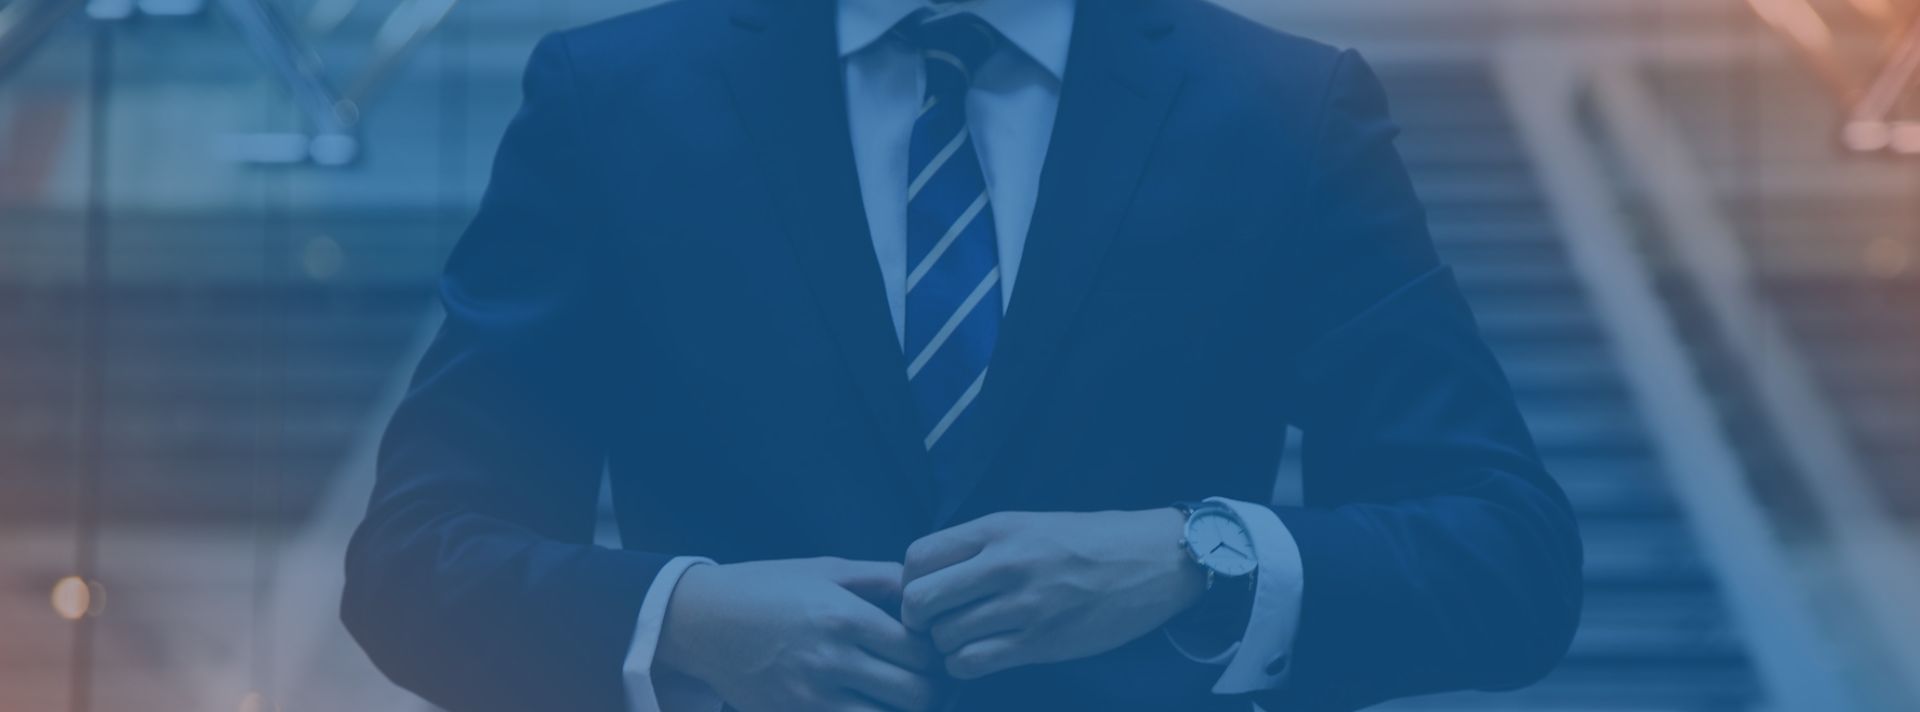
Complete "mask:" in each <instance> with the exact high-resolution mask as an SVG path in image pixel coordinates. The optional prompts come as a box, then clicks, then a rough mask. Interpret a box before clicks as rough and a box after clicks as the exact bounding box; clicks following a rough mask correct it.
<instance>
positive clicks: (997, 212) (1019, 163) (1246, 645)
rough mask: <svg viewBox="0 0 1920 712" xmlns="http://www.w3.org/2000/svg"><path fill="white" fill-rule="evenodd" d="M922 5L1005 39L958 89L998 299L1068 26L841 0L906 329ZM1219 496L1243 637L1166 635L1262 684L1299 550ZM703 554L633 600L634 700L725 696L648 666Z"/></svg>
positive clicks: (694, 705) (873, 195) (656, 708)
mask: <svg viewBox="0 0 1920 712" xmlns="http://www.w3.org/2000/svg"><path fill="white" fill-rule="evenodd" d="M929 7H932V8H936V9H937V11H940V12H971V13H974V14H976V15H978V16H980V18H981V19H984V20H986V21H987V23H988V24H991V25H992V26H993V27H994V29H996V30H998V31H999V32H1000V34H1001V35H1003V36H1005V37H1006V39H1007V40H1008V45H1006V46H1002V47H1001V48H1000V49H998V50H996V51H995V52H994V54H993V55H992V56H990V57H988V59H987V61H986V63H985V64H984V65H982V66H981V68H980V71H979V72H978V73H977V74H976V75H975V76H974V84H973V87H972V89H971V90H970V91H969V92H968V94H967V122H968V127H969V128H970V129H971V130H972V131H973V143H974V145H975V146H976V147H977V149H978V151H979V157H980V162H981V169H982V172H983V173H984V174H985V177H986V181H987V193H988V199H989V200H990V201H991V202H992V205H993V216H994V230H995V235H996V237H997V239H998V247H999V250H1000V255H999V257H1000V270H1001V275H1002V276H1001V279H1002V280H1003V284H1002V287H1001V291H1000V293H1001V296H1002V299H1003V302H1002V305H1001V306H1002V308H1003V309H1004V308H1005V306H1006V302H1005V300H1010V299H1012V297H1013V290H1014V287H1015V285H1016V280H1017V278H1018V275H1019V271H1020V256H1021V253H1022V252H1023V251H1024V249H1025V247H1026V242H1027V226H1028V223H1029V222H1030V221H1031V219H1032V217H1033V209H1034V203H1035V200H1036V199H1037V198H1038V197H1039V192H1040V171H1041V166H1042V164H1043V163H1044V162H1045V160H1046V156H1047V146H1048V143H1049V142H1050V140H1051V139H1052V134H1053V120H1054V115H1055V113H1056V111H1057V110H1058V108H1059V104H1060V86H1061V81H1062V80H1063V79H1064V78H1065V77H1066V68H1067V56H1068V47H1069V45H1070V43H1071V41H1072V37H1073V18H1074V0H958V1H956V2H943V3H938V4H937V5H936V4H934V3H931V2H929V1H928V0H839V9H838V21H837V25H838V32H839V48H840V57H841V59H842V61H843V63H844V64H845V71H846V88H847V96H846V101H847V116H848V124H849V130H850V131H851V132H852V138H853V157H854V166H855V169H856V170H857V172H858V173H859V179H860V194H861V198H862V200H863V202H864V204H865V207H866V213H867V223H868V225H869V228H870V229H871V231H872V233H873V234H872V238H873V251H874V254H875V255H876V256H877V257H878V258H879V260H880V275H881V277H882V280H883V281H884V283H885V284H886V291H887V303H888V306H889V308H890V309H891V310H892V313H893V327H894V333H895V336H896V337H902V335H903V334H904V333H905V326H906V276H907V152H908V144H909V143H910V142H911V140H912V136H913V125H914V121H915V120H916V119H917V118H918V115H919V108H920V104H921V101H922V97H923V95H924V93H925V86H926V70H925V67H924V65H923V64H922V62H923V60H922V59H921V56H920V53H919V52H918V51H916V50H915V49H913V48H912V47H910V46H908V45H907V44H905V43H904V42H903V41H902V40H901V39H900V38H899V37H898V36H896V35H892V34H889V32H888V30H891V29H892V28H893V27H894V26H895V25H897V24H899V22H900V21H901V20H904V19H906V17H907V16H908V15H910V14H912V13H913V12H915V11H916V10H919V9H921V8H929ZM1218 501H1221V502H1225V503H1227V504H1228V505H1230V506H1232V507H1234V509H1235V510H1236V511H1238V512H1239V513H1240V515H1241V518H1242V519H1243V520H1245V521H1246V522H1247V526H1248V527H1249V529H1251V533H1252V535H1253V541H1254V548H1255V550H1256V552H1255V553H1256V556H1257V557H1258V558H1259V560H1260V569H1259V571H1260V573H1259V579H1258V587H1257V589H1256V590H1255V593H1254V602H1253V608H1254V610H1253V616H1252V617H1251V619H1250V621H1249V623H1248V626H1247V630H1246V634H1245V635H1244V636H1243V637H1242V639H1241V642H1239V643H1235V644H1233V645H1231V646H1229V647H1227V648H1226V649H1225V650H1220V651H1190V650H1187V649H1186V648H1184V647H1181V646H1180V645H1179V643H1178V642H1177V641H1173V644H1174V646H1175V647H1176V648H1178V649H1180V651H1181V652H1182V653H1183V654H1185V655H1187V656H1188V657H1190V658H1192V659H1194V660H1197V661H1201V662H1206V663H1210V664H1216V665H1220V666H1222V674H1221V676H1220V679H1219V681H1218V683H1217V684H1215V685H1214V688H1213V689H1214V692H1216V693H1220V694H1239V693H1246V692H1253V691H1257V690H1263V689H1271V688H1274V687H1277V686H1279V685H1280V684H1282V683H1283V682H1284V681H1285V677H1286V670H1285V668H1286V667H1287V666H1280V667H1279V668H1273V672H1271V673H1270V672H1269V669H1270V668H1272V666H1271V663H1272V662H1273V661H1274V660H1276V659H1281V658H1282V657H1283V656H1285V655H1286V654H1287V653H1288V652H1289V651H1290V650H1291V649H1292V645H1293V635H1294V630H1295V628H1296V626H1297V624H1298V622H1299V615H1300V594H1301V591H1302V584H1303V581H1302V571H1301V563H1300V550H1299V548H1298V546H1297V545H1296V544H1295V543H1294V541H1293V535H1292V534H1290V533H1288V531H1287V528H1286V526H1285V525H1283V524H1282V523H1281V522H1280V518H1279V516H1278V515H1275V514H1274V513H1273V511H1272V510H1271V509H1268V508H1267V507H1264V506H1260V505H1257V504H1249V503H1246V502H1237V501H1232V500H1218ZM1171 543H1172V542H1169V544H1171ZM707 563H712V562H710V561H708V560H706V559H701V558H698V557H680V558H676V559H674V560H673V561H672V562H671V563H669V564H668V565H667V567H666V568H665V569H663V570H662V571H661V572H660V574H659V576H658V577H656V578H655V579H654V583H653V586H652V588H651V589H649V590H648V592H647V595H646V598H645V599H644V600H643V601H642V603H641V606H640V615H639V621H638V623H637V625H636V626H635V628H634V635H633V643H632V645H631V647H630V648H629V649H628V653H627V659H626V664H625V667H624V674H625V680H626V686H627V697H628V700H629V709H630V710H631V712H694V711H696V710H698V711H702V712H705V711H710V710H711V711H717V710H719V709H720V707H721V706H722V705H721V703H720V700H719V699H718V698H717V697H715V696H714V695H713V693H712V692H711V691H710V690H707V689H705V687H704V686H703V685H701V684H700V683H698V682H696V681H693V680H689V679H686V678H684V677H673V676H669V675H667V674H665V673H664V672H663V673H661V674H656V673H655V672H654V670H653V667H654V666H653V656H654V649H655V647H656V645H657V644H658V642H659V638H660V627H661V624H662V622H663V620H664V619H665V616H666V611H667V602H668V600H669V599H670V598H671V597H672V592H673V588H674V586H676V585H677V584H678V583H679V581H680V576H681V574H683V573H685V572H686V570H687V568H688V567H690V566H696V565H701V564H707ZM1169 639H1170V640H1171V637H1170V638H1169Z"/></svg>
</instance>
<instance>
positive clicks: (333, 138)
mask: <svg viewBox="0 0 1920 712" xmlns="http://www.w3.org/2000/svg"><path fill="white" fill-rule="evenodd" d="M220 7H221V9H223V10H225V11H226V14H227V16H228V18H229V19H231V20H232V21H233V24H234V27H235V28H236V29H237V30H239V32H240V39H241V41H243V42H245V43H246V44H247V47H248V48H249V49H251V50H253V54H254V56H255V57H258V58H259V59H260V61H262V62H264V63H265V64H266V65H267V69H268V70H270V71H272V72H273V74H274V76H276V77H278V78H279V79H280V83H281V84H283V85H285V86H286V88H287V91H288V92H289V93H291V94H292V95H293V102H294V104H295V106H297V107H299V109H300V113H301V114H302V115H303V116H305V117H306V119H307V121H308V122H309V123H310V124H311V125H312V127H313V131H314V133H313V136H312V137H311V138H310V139H309V140H308V145H307V151H306V153H307V154H308V156H309V157H310V158H312V160H313V161H314V162H316V163H319V164H321V165H343V164H346V163H349V162H351V161H353V159H354V158H355V157H356V156H357V155H358V154H359V150H360V142H359V139H358V138H357V137H356V135H355V133H354V124H355V123H356V122H357V121H358V119H359V116H358V110H357V109H356V108H354V106H353V105H352V104H351V103H348V102H344V101H342V100H341V98H340V94H339V93H338V92H337V91H335V90H334V88H333V85H332V83H331V82H329V81H327V78H326V74H325V73H324V71H323V70H322V69H321V67H320V61H319V60H318V59H317V58H316V57H314V55H313V53H311V52H309V51H308V50H307V49H306V45H305V44H304V43H302V42H301V41H300V40H299V39H298V38H297V37H296V36H295V35H294V34H293V32H292V31H290V30H288V29H287V25H286V22H285V21H284V20H282V19H281V17H280V12H279V10H278V9H276V8H275V7H274V6H273V5H272V4H270V3H268V2H266V1H265V0H220Z"/></svg>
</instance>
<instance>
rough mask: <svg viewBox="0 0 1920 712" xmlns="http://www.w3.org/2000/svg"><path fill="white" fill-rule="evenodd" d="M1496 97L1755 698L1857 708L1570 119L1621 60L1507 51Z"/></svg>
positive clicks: (1798, 706)
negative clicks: (1726, 619) (1759, 693)
mask: <svg viewBox="0 0 1920 712" xmlns="http://www.w3.org/2000/svg"><path fill="white" fill-rule="evenodd" d="M1499 60H1500V61H1499V63H1498V67H1497V68H1498V70H1499V75H1498V76H1499V79H1500V82H1501V87H1502V89H1503V93H1504V94H1505V96H1506V97H1507V99H1508V101H1509V105H1510V106H1511V108H1512V111H1513V115H1514V117H1515V120H1516V126H1517V128H1518V129H1519V132H1520V134H1521V138H1522V140H1523V141H1524V142H1525V144H1526V146H1527V147H1528V152H1529V154H1530V155H1531V156H1532V157H1533V159H1534V160H1533V163H1534V165H1535V166H1536V168H1537V171H1538V173H1539V175H1540V180H1541V185H1542V187H1543V189H1544V193H1545V196H1546V198H1547V201H1548V204H1549V205H1550V206H1551V208H1552V210H1553V214H1554V217H1555V224H1556V226H1557V227H1558V228H1559V229H1560V230H1561V231H1562V232H1563V233H1564V234H1565V235H1566V240H1565V241H1564V243H1563V244H1564V245H1565V246H1566V248H1567V252H1568V257H1569V259H1570V261H1571V263H1572V265H1573V267H1574V270H1575V273H1576V274H1577V275H1578V276H1579V277H1580V281H1581V283H1582V284H1583V285H1584V287H1585V289H1586V292H1587V294H1589V295H1590V296H1591V298H1592V299H1593V305H1594V309H1595V312H1596V314H1598V316H1599V317H1600V319H1599V324H1600V327H1601V329H1602V330H1603V331H1604V332H1605V333H1606V334H1607V337H1608V338H1607V343H1608V346H1609V347H1610V349H1611V350H1612V351H1613V353H1614V355H1615V357H1616V358H1617V360H1618V362H1619V364H1620V367H1621V368H1620V370H1621V375H1622V377H1623V378H1624V379H1625V381H1626V386H1627V388H1628V390H1629V392H1630V393H1631V394H1632V396H1633V401H1634V403H1635V404H1636V406H1637V412H1638V413H1639V414H1640V416H1641V417H1642V418H1643V419H1644V420H1645V422H1646V430H1647V432H1648V434H1649V435H1650V436H1651V437H1652V438H1653V444H1654V451H1655V454H1656V455H1657V457H1658V458H1659V460H1660V464H1661V466H1662V469H1663V471H1664V472H1666V473H1667V474H1668V475H1669V476H1670V480H1669V481H1670V482H1671V484H1672V486H1673V488H1674V491H1675V494H1676V495H1677V496H1678V498H1679V499H1680V501H1681V502H1682V503H1684V505H1685V506H1686V507H1687V509H1688V511H1689V512H1691V513H1693V515H1694V516H1690V517H1688V518H1687V521H1688V522H1689V524H1690V526H1691V528H1692V531H1693V534H1694V535H1695V537H1697V538H1698V539H1699V541H1700V542H1701V544H1702V546H1703V547H1704V548H1705V550H1706V551H1705V553H1706V554H1707V561H1708V562H1709V563H1710V564H1711V565H1712V566H1713V567H1714V569H1715V572H1716V573H1717V574H1718V575H1719V578H1720V580H1722V581H1726V582H1729V585H1727V586H1726V587H1725V589H1724V590H1725V591H1726V593H1727V597H1726V600H1727V604H1728V607H1729V609H1730V610H1731V613H1732V615H1733V617H1734V619H1735V620H1736V621H1737V622H1738V623H1739V624H1740V627H1741V630H1742V632H1743V634H1744V635H1745V636H1746V637H1747V642H1748V649H1749V652H1750V654H1751V655H1752V659H1753V661H1754V664H1755V666H1756V668H1757V669H1758V671H1759V673H1760V676H1761V680H1762V681H1763V683H1764V684H1765V685H1766V687H1767V691H1768V695H1769V697H1771V698H1772V701H1773V704H1774V706H1775V707H1777V708H1779V709H1790V710H1853V709H1861V708H1862V707H1861V706H1860V705H1859V704H1858V700H1857V697H1856V695H1855V693H1854V692H1852V691H1851V690H1850V689H1848V686H1847V685H1846V683H1845V680H1844V677H1843V674H1842V673H1841V672H1840V670H1839V669H1838V667H1837V661H1836V657H1837V656H1836V655H1833V654H1831V653H1832V652H1833V651H1834V650H1835V649H1836V647H1835V646H1834V645H1833V643H1832V641H1830V640H1828V639H1826V638H1825V637H1824V636H1823V635H1822V634H1821V632H1820V629H1819V626H1818V625H1817V623H1816V622H1815V621H1814V620H1813V619H1812V616H1811V614H1810V612H1809V611H1810V610H1811V608H1812V607H1811V604H1810V602H1809V592H1808V591H1807V590H1806V589H1805V588H1804V587H1803V586H1802V585H1801V583H1802V580H1801V579H1799V578H1798V577H1796V576H1795V575H1794V573H1793V566H1794V564H1793V562H1792V561H1791V559H1790V557H1789V554H1788V552H1787V551H1785V550H1784V549H1783V548H1782V546H1781V545H1780V543H1779V542H1780V540H1779V537H1778V536H1777V531H1776V527H1775V523H1774V522H1772V521H1771V520H1770V518H1769V517H1768V516H1767V515H1766V513H1765V511H1764V509H1763V507H1762V506H1761V504H1760V503H1759V501H1758V500H1757V497H1756V496H1755V494H1754V493H1753V491H1752V490H1751V489H1750V488H1749V487H1747V486H1746V484H1745V483H1746V477H1747V472H1746V467H1745V465H1744V464H1743V463H1742V461H1741V459H1740V456H1739V449H1738V447H1737V446H1735V444H1734V443H1733V442H1732V441H1731V440H1730V439H1729V438H1728V436H1727V434H1726V433H1725V432H1724V431H1722V430H1721V429H1720V428H1719V427H1718V418H1717V415H1716V411H1715V407H1714V405H1713V402H1712V399H1711V396H1709V395H1708V391H1707V386H1706V384H1704V383H1703V382H1702V381H1701V379H1700V376H1699V375H1698V372H1697V371H1696V370H1695V369H1694V368H1693V366H1692V363H1691V360H1690V357H1689V356H1688V353H1687V346H1686V345H1685V343H1684V340H1683V338H1682V336H1681V332H1680V327H1679V326H1678V325H1677V324H1675V323H1674V321H1673V318H1672V315H1671V314H1670V313H1668V311H1667V309H1666V308H1665V306H1664V304H1663V303H1662V297H1661V295H1660V292H1659V288H1658V287H1657V286H1656V284H1655V279H1654V276H1653V275H1652V274H1651V273H1650V271H1649V270H1648V269H1647V267H1646V265H1645V264H1644V263H1643V262H1641V261H1640V258H1639V255H1638V250H1637V247H1636V245H1635V244H1634V242H1633V229H1632V228H1631V227H1630V226H1629V225H1627V224H1625V222H1624V219H1623V217H1622V216H1621V214H1620V211H1619V210H1618V207H1617V205H1616V203H1615V202H1614V196H1615V195H1616V192H1615V190H1614V188H1612V187H1611V182H1610V181H1609V179H1608V177H1607V175H1606V173H1605V169H1604V168H1602V166H1603V165H1604V164H1605V161H1604V160H1603V157H1602V156H1600V155H1599V154H1598V152H1597V151H1596V150H1595V148H1594V147H1593V146H1592V144H1591V142H1590V141H1588V140H1587V139H1586V137H1585V136H1584V135H1583V130H1582V128H1581V123H1582V122H1581V118H1580V117H1579V116H1578V114H1577V112H1576V105H1577V103H1578V99H1579V95H1580V92H1581V87H1582V86H1583V84H1584V83H1585V82H1586V81H1588V80H1589V78H1590V77H1591V76H1592V75H1591V74H1590V71H1591V70H1590V67H1591V66H1593V65H1596V64H1598V65H1605V64H1607V63H1609V62H1618V61H1623V60H1619V59H1614V58H1611V57H1606V56H1601V57H1586V56H1570V55H1568V54H1567V52H1566V49H1565V47H1562V46H1554V45H1527V44H1515V45H1511V46H1509V47H1507V48H1505V50H1504V51H1503V52H1502V54H1501V55H1500V56H1499Z"/></svg>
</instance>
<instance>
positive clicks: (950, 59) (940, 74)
mask: <svg viewBox="0 0 1920 712" xmlns="http://www.w3.org/2000/svg"><path fill="white" fill-rule="evenodd" d="M899 31H900V34H901V36H903V37H905V38H906V39H907V41H908V42H909V43H912V44H913V45H914V46H916V47H919V48H920V52H921V53H922V54H923V55H925V56H926V59H927V73H928V74H927V79H928V81H929V86H930V87H939V86H942V85H950V84H952V83H954V82H958V85H959V86H961V87H965V86H970V85H972V83H973V75H974V73H975V72H978V71H979V70H980V65H981V64H984V63H986V61H987V57H989V56H992V54H993V51H994V50H995V49H996V48H998V47H999V46H1000V33H999V32H998V31H996V30H994V29H993V26H992V25H990V24H987V21H986V20H982V19H980V16H978V15H975V14H973V13H970V12H960V13H946V14H937V13H934V12H932V11H928V10H922V11H920V12H917V13H914V14H913V15H912V16H910V17H908V18H907V19H906V20H903V21H901V23H900V26H899Z"/></svg>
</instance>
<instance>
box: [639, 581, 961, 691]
mask: <svg viewBox="0 0 1920 712" xmlns="http://www.w3.org/2000/svg"><path fill="white" fill-rule="evenodd" d="M900 574H901V570H900V564H895V563H885V562H871V561H848V560H845V559H832V558H820V559H790V560H782V561H754V562H747V563H739V564H726V565H719V566H695V567H693V568H690V569H688V570H687V571H686V573H685V574H684V575H682V576H681V578H680V582H679V585H678V586H676V587H675V588H674V590H673V597H672V598H671V599H669V601H668V603H667V615H666V620H665V622H664V623H663V625H662V627H661V631H660V644H659V650H658V652H657V653H656V659H655V661H656V663H657V664H660V665H664V666H666V667H667V668H670V669H672V670H674V671H677V672H679V673H681V674H684V675H687V676H690V677H692V678H694V679H696V680H699V681H701V682H704V683H706V684H707V686H709V687H711V688H713V691H714V692H715V693H716V694H718V695H719V696H720V699H722V700H724V701H725V702H726V703H727V705H728V706H730V707H732V708H734V709H737V710H740V711H741V712H763V711H768V712H771V711H775V710H780V711H784V710H797V711H801V712H810V711H813V710H820V711H823V712H824V711H827V710H832V711H834V712H843V711H844V712H930V711H931V710H933V709H934V706H935V704H937V703H938V702H939V694H938V691H937V689H936V683H935V682H934V678H933V673H934V672H935V671H937V670H939V669H940V668H939V666H940V657H939V655H938V654H937V653H936V652H935V651H934V649H933V645H932V643H931V642H930V641H928V640H927V639H926V638H925V637H924V636H922V635H920V634H917V633H913V632H910V631H908V630H907V628H906V626H904V625H902V624H901V623H900V622H899V621H897V620H894V618H893V616H891V615H888V614H887V613H886V611H885V610H883V609H882V606H886V607H889V608H891V607H895V606H897V605H898V602H899V600H900Z"/></svg>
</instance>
